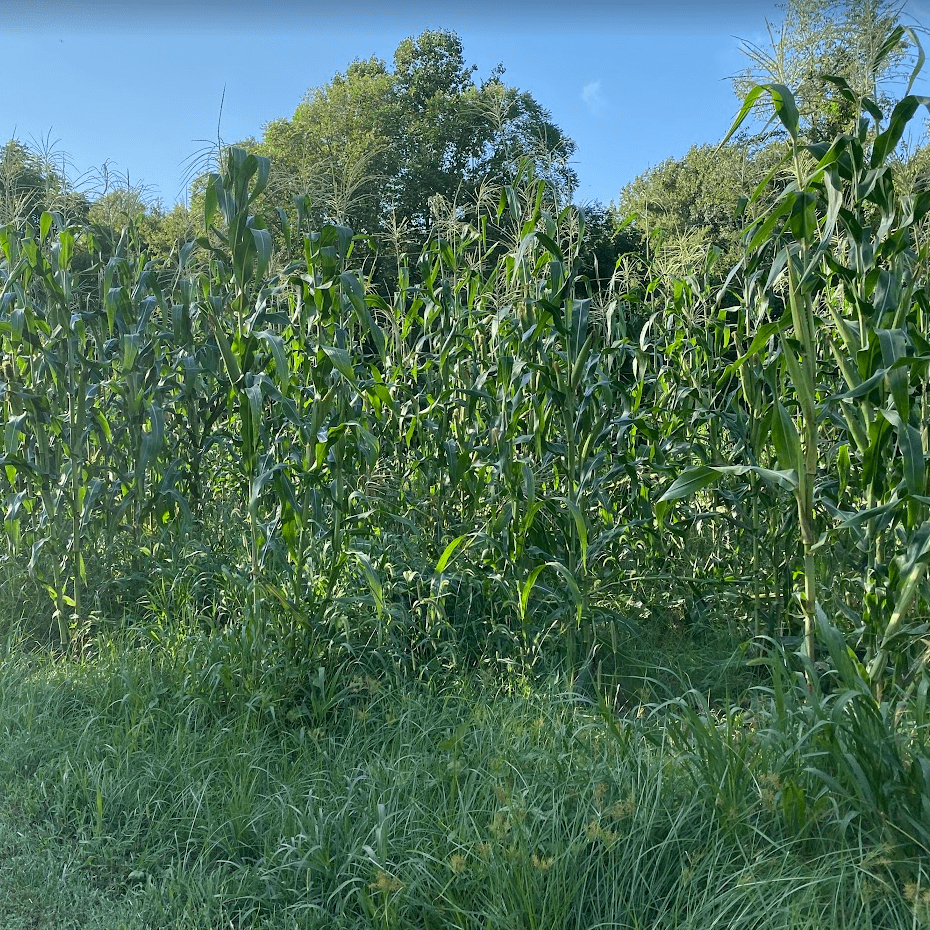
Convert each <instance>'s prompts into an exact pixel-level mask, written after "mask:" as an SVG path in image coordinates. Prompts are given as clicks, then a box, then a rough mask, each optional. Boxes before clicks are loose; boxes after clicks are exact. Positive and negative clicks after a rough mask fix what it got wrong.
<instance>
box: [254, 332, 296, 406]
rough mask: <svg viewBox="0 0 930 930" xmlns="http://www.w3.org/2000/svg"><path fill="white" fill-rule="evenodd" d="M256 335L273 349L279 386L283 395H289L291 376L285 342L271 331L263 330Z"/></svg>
mask: <svg viewBox="0 0 930 930" xmlns="http://www.w3.org/2000/svg"><path fill="white" fill-rule="evenodd" d="M255 335H256V336H257V337H258V338H259V339H260V340H261V341H262V342H264V343H265V344H266V345H267V346H268V348H269V349H271V354H272V356H273V358H274V367H275V374H276V375H277V378H278V385H279V386H280V389H281V393H282V394H287V392H288V390H289V388H290V383H291V374H290V368H289V366H288V363H287V352H286V351H285V348H284V340H283V339H282V338H281V337H280V336H279V335H278V334H277V333H274V332H272V331H271V330H270V329H266V330H263V331H262V332H259V333H256V334H255Z"/></svg>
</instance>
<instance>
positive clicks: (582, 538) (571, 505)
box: [553, 497, 588, 568]
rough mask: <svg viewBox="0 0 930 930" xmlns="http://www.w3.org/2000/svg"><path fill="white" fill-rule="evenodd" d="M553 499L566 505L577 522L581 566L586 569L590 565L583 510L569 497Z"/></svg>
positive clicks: (576, 529)
mask: <svg viewBox="0 0 930 930" xmlns="http://www.w3.org/2000/svg"><path fill="white" fill-rule="evenodd" d="M553 499H554V500H557V501H558V502H559V503H561V504H564V505H565V507H566V508H567V509H568V512H569V513H570V514H571V515H572V520H574V522H575V532H576V533H577V534H578V544H579V546H580V547H581V564H582V567H585V568H586V567H587V564H588V528H587V526H586V524H585V519H584V515H583V514H582V512H581V508H580V507H579V506H578V505H577V504H576V503H575V502H574V501H571V500H569V499H568V498H567V497H556V498H553Z"/></svg>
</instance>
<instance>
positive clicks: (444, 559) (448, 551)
mask: <svg viewBox="0 0 930 930" xmlns="http://www.w3.org/2000/svg"><path fill="white" fill-rule="evenodd" d="M467 538H468V533H463V534H462V535H461V536H456V537H455V539H453V540H452V542H450V543H449V545H448V546H446V548H445V549H443V550H442V555H441V556H439V561H438V562H437V563H436V567H435V569H434V571H435V572H436V573H437V574H440V575H441V574H442V573H443V572H444V571H445V569H446V566H447V565H448V564H449V560H450V559H451V558H452V556H453V554H454V553H455V550H456V549H458V547H459V546H461V545H462V543H463V542H464V541H465V540H466V539H467Z"/></svg>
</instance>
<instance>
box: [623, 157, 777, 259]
mask: <svg viewBox="0 0 930 930" xmlns="http://www.w3.org/2000/svg"><path fill="white" fill-rule="evenodd" d="M779 157H780V147H779V146H772V145H768V146H758V145H753V144H751V143H750V142H748V141H747V140H745V139H743V140H740V141H737V142H734V143H733V144H729V145H725V146H723V147H721V148H718V147H716V146H712V145H695V146H692V148H691V149H689V151H688V152H687V154H686V155H684V157H682V158H669V159H666V161H664V162H662V163H661V164H659V165H656V167H654V168H651V169H649V170H648V171H645V172H644V173H643V174H641V175H639V176H638V177H637V178H636V179H635V180H634V181H632V182H631V183H630V184H628V185H627V186H626V187H625V188H624V189H623V191H622V192H621V194H620V199H619V202H618V203H617V204H614V205H612V207H611V209H612V212H613V213H614V215H615V217H616V218H617V219H619V218H621V217H624V216H629V215H630V214H635V217H634V220H633V225H634V227H635V228H636V229H637V230H638V231H639V232H640V234H641V235H642V236H643V237H644V238H645V239H646V240H647V241H648V242H649V243H650V245H649V248H650V249H651V258H652V260H653V261H654V263H655V264H656V265H657V267H658V270H660V271H663V272H665V273H667V274H671V275H683V274H685V273H686V272H687V271H688V270H690V269H692V268H694V267H695V266H696V265H700V264H703V262H704V259H705V257H706V256H707V254H708V252H709V251H710V250H711V249H713V248H716V249H719V250H720V253H721V257H720V261H719V262H718V268H719V274H720V275H722V276H724V277H725V276H726V274H727V273H728V271H729V269H730V268H731V267H732V266H733V264H735V262H736V261H737V259H738V257H739V254H740V250H741V245H740V235H741V232H742V229H743V224H744V219H743V218H742V217H740V216H738V207H739V202H740V198H741V197H747V198H748V197H749V196H750V195H751V194H752V193H753V191H754V190H755V188H756V187H758V185H759V184H760V183H762V182H763V181H764V180H765V178H766V176H767V175H768V173H769V172H770V171H771V170H772V168H773V167H774V166H775V165H776V164H777V162H778V159H779ZM759 206H761V205H760V204H758V203H757V205H754V208H753V209H758V208H759Z"/></svg>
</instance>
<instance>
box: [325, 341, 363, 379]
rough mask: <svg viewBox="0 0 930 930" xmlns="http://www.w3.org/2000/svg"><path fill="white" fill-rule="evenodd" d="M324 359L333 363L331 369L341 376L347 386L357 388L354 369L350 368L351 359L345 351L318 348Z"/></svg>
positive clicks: (330, 347) (333, 347)
mask: <svg viewBox="0 0 930 930" xmlns="http://www.w3.org/2000/svg"><path fill="white" fill-rule="evenodd" d="M320 348H321V349H322V350H323V352H325V353H326V357H327V358H328V359H329V360H330V361H331V362H332V363H333V367H334V368H335V369H336V370H337V371H338V372H339V373H340V374H341V375H342V377H343V378H345V379H346V381H348V382H349V384H351V385H352V387H354V388H356V389H357V388H358V381H357V380H356V378H355V369H354V368H353V367H352V359H351V358H350V357H349V353H348V352H346V350H345V349H338V348H336V347H335V346H320Z"/></svg>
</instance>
